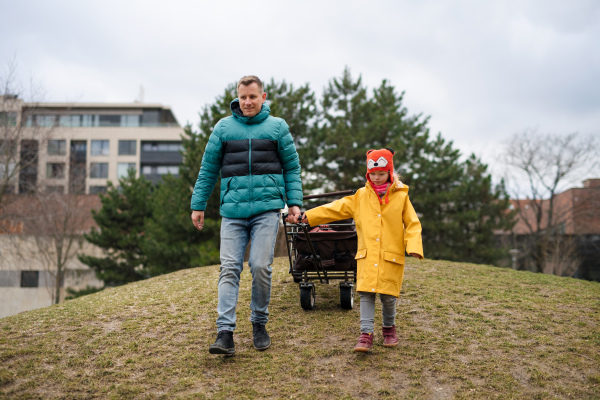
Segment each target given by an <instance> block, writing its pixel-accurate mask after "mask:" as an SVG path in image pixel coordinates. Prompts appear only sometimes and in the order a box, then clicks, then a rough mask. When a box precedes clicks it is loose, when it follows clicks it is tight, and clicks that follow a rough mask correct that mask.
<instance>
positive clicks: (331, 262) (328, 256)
mask: <svg viewBox="0 0 600 400" xmlns="http://www.w3.org/2000/svg"><path fill="white" fill-rule="evenodd" d="M309 237H310V241H311V242H312V245H313V248H314V250H315V253H316V255H317V256H318V257H319V258H320V262H321V268H322V269H325V270H327V271H356V260H355V259H354V257H355V256H356V246H357V236H356V232H355V231H342V232H339V231H328V230H319V231H317V232H309ZM295 244H296V249H297V255H296V259H295V261H294V271H298V272H302V271H317V270H321V268H319V266H318V264H317V261H316V260H315V259H314V256H313V254H312V252H311V249H310V245H309V243H308V240H307V238H306V236H305V235H304V233H302V232H299V233H298V234H297V236H296V237H295Z"/></svg>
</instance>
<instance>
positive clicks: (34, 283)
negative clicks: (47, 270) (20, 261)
mask: <svg viewBox="0 0 600 400" xmlns="http://www.w3.org/2000/svg"><path fill="white" fill-rule="evenodd" d="M39 282H40V271H21V287H38V286H39Z"/></svg>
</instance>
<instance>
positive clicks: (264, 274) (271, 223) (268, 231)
mask: <svg viewBox="0 0 600 400" xmlns="http://www.w3.org/2000/svg"><path fill="white" fill-rule="evenodd" d="M279 218H280V213H279V211H267V212H265V213H263V214H259V215H255V216H253V217H250V218H223V221H222V222H221V274H220V275H219V304H218V306H217V312H218V313H219V316H218V318H217V330H218V331H222V330H225V331H234V330H235V323H236V315H235V308H236V306H237V301H238V293H239V288H240V274H241V273H242V268H243V265H244V253H245V252H246V246H247V245H248V240H250V241H251V243H250V258H249V260H248V265H249V266H250V272H251V273H252V300H251V302H250V310H251V311H252V312H251V314H250V321H251V322H252V323H259V324H261V325H264V324H266V323H267V321H268V320H269V310H268V307H269V301H270V300H271V271H272V270H271V264H272V263H273V251H274V250H275V240H276V239H277V230H278V229H279Z"/></svg>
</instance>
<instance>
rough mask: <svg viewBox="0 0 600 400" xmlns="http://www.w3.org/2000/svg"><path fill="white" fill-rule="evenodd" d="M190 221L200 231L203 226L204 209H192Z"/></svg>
mask: <svg viewBox="0 0 600 400" xmlns="http://www.w3.org/2000/svg"><path fill="white" fill-rule="evenodd" d="M192 222H193V224H194V226H195V227H196V229H198V230H199V231H201V230H202V229H203V228H204V211H196V210H193V211H192Z"/></svg>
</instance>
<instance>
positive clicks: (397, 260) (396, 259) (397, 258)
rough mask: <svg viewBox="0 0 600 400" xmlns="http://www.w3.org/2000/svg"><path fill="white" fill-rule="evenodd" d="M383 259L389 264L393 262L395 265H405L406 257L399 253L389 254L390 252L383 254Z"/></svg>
mask: <svg viewBox="0 0 600 400" xmlns="http://www.w3.org/2000/svg"><path fill="white" fill-rule="evenodd" d="M383 259H384V260H385V261H389V262H392V263H394V264H401V265H404V255H403V254H398V253H392V252H389V251H384V252H383Z"/></svg>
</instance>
